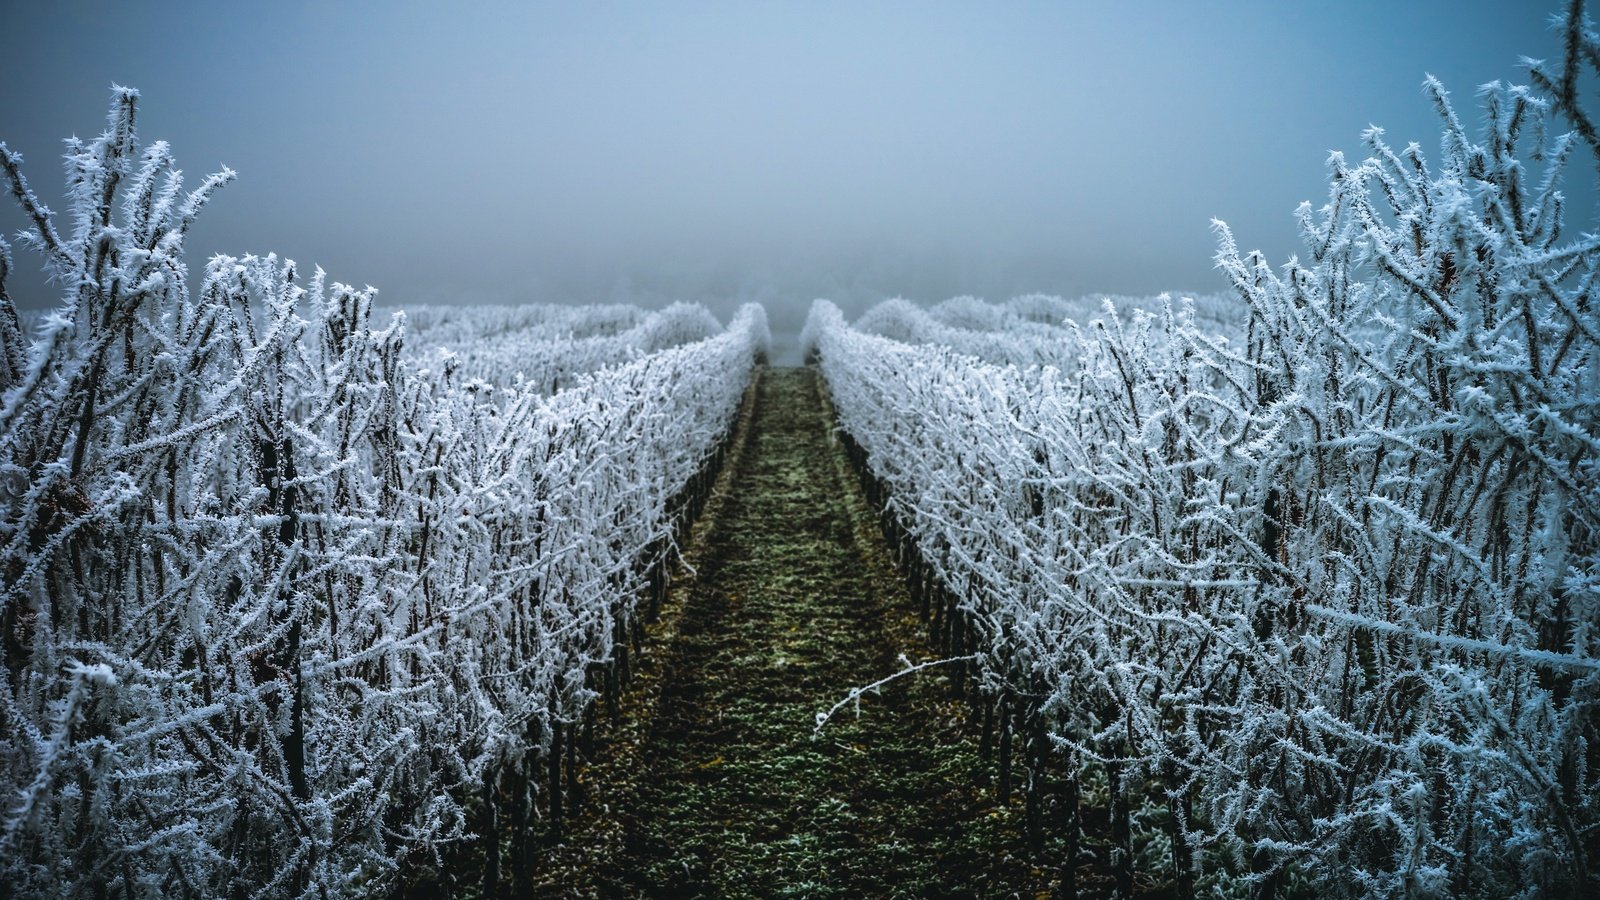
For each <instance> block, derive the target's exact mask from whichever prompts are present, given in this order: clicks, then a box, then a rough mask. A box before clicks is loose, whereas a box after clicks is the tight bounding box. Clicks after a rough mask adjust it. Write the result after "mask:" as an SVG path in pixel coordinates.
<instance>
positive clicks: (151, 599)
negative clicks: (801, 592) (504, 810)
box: [0, 89, 767, 896]
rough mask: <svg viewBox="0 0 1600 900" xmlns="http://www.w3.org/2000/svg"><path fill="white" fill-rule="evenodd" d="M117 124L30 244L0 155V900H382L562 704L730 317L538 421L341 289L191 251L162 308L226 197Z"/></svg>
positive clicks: (629, 609) (701, 403)
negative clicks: (29, 256) (426, 352)
mask: <svg viewBox="0 0 1600 900" xmlns="http://www.w3.org/2000/svg"><path fill="white" fill-rule="evenodd" d="M135 102H136V94H135V92H133V91H131V90H125V89H118V90H117V91H116V92H115V96H114V102H113V106H112V111H111V116H110V122H109V125H108V130H107V132H106V133H105V134H104V135H102V136H101V137H100V138H98V139H96V140H94V141H91V142H88V143H86V144H73V145H72V146H71V147H70V148H69V154H68V162H67V167H68V183H69V190H70V203H71V209H70V210H69V215H68V216H67V217H65V219H63V217H58V216H55V215H52V214H51V213H50V212H49V211H48V210H47V209H46V208H45V207H44V206H43V205H42V204H41V203H39V201H38V200H37V198H36V197H35V195H34V194H33V193H32V192H31V191H30V190H29V189H28V187H27V184H26V182H25V181H24V180H23V177H22V173H21V170H20V162H21V160H20V159H19V158H18V157H17V156H16V154H14V153H12V152H11V151H9V150H6V149H5V148H4V147H3V145H0V162H3V163H4V169H5V174H6V177H7V179H8V181H9V185H10V188H11V189H12V191H13V193H14V194H15V195H16V196H17V198H18V199H19V201H20V202H21V204H22V206H23V209H24V211H25V213H26V214H27V215H28V216H29V218H30V220H31V221H32V223H33V228H32V229H31V230H30V231H29V232H28V233H27V234H26V235H24V237H23V241H24V243H25V244H27V245H29V246H30V247H31V248H32V249H34V250H36V251H37V252H38V253H40V254H41V255H42V256H43V257H44V259H45V263H46V265H47V267H48V269H49V270H50V272H51V273H52V275H53V276H54V277H55V279H56V280H57V283H58V284H60V285H62V287H63V291H64V303H63V305H62V306H61V307H60V308H59V309H58V310H56V311H55V312H54V313H53V314H51V315H49V316H48V317H46V318H45V320H44V322H43V324H42V326H41V327H40V329H39V332H38V333H37V335H35V336H34V339H33V340H32V341H29V340H28V339H27V338H25V336H24V335H23V333H22V331H21V329H20V326H19V325H18V324H17V317H16V315H15V311H14V309H13V308H12V305H11V302H10V300H9V299H8V298H5V297H4V296H3V274H4V272H3V271H0V390H3V395H0V396H3V402H0V505H3V509H4V517H3V521H0V798H3V799H0V883H4V884H5V885H6V889H7V891H9V892H13V893H17V894H49V895H59V894H65V895H97V894H99V893H101V892H103V891H109V892H110V893H112V894H122V895H129V896H165V895H171V894H191V895H206V896H215V895H221V894H227V893H231V892H234V891H240V890H242V891H244V892H247V893H259V894H262V895H268V896H274V895H275V896H284V895H299V894H319V895H320V894H372V893H377V892H382V891H383V890H385V889H386V886H387V885H390V884H392V883H393V880H394V878H395V876H396V872H397V869H399V868H400V867H402V866H403V865H405V864H407V862H408V859H409V861H413V862H414V861H416V860H417V859H418V858H419V857H420V858H423V859H426V858H427V857H429V855H430V854H431V853H433V852H435V851H437V850H438V848H440V847H441V845H444V844H446V843H447V842H451V841H455V840H458V839H461V838H462V837H463V836H464V834H465V832H466V831H467V830H468V826H467V824H466V823H465V821H464V813H463V809H464V806H463V804H464V802H465V798H467V797H470V796H476V795H477V793H478V792H479V791H480V790H483V786H484V785H485V784H492V783H495V780H496V779H498V778H500V776H501V774H502V773H503V772H506V771H511V772H518V771H521V772H526V771H527V770H528V769H530V768H531V767H533V766H534V765H535V764H537V763H538V762H539V761H540V760H541V759H542V758H543V755H544V754H545V753H546V752H547V750H548V747H549V745H550V742H551V740H552V735H553V733H554V732H555V729H556V728H557V727H558V726H560V725H562V724H563V723H571V722H573V721H574V720H575V719H577V718H578V717H579V716H580V715H581V714H582V713H583V712H584V710H585V708H586V707H587V706H588V705H589V704H590V703H591V702H592V700H593V699H594V693H593V691H592V690H591V689H590V688H589V687H588V686H587V685H588V683H589V682H588V679H589V676H590V670H591V669H592V668H594V667H597V666H601V665H603V664H605V663H606V662H607V661H609V660H610V659H611V657H612V655H613V645H614V641H615V640H616V638H617V636H618V635H619V634H626V633H627V629H628V627H629V626H628V624H627V623H628V620H629V619H630V618H631V617H632V616H633V615H634V606H635V604H636V600H637V598H638V597H639V595H640V592H641V590H642V588H643V586H644V582H645V578H646V572H647V571H648V570H649V569H650V568H651V566H652V565H653V564H655V563H656V562H657V559H656V558H655V557H659V556H660V555H661V554H663V553H666V552H670V547H671V541H672V537H671V535H672V533H673V530H674V527H675V525H676V523H675V522H674V521H673V520H672V518H671V516H672V514H673V512H674V508H673V506H671V505H670V503H669V501H671V499H672V498H673V497H674V496H675V495H678V494H679V493H680V492H681V491H682V490H683V489H684V488H685V486H686V485H687V484H689V482H690V480H691V479H692V478H694V476H696V474H697V473H698V472H699V471H700V469H701V467H702V465H703V464H704V462H705V461H706V459H707V457H708V456H709V455H710V454H711V453H712V452H713V450H714V449H715V448H716V447H717V446H718V443H719V441H720V440H721V439H722V437H723V435H724V434H725V432H726V431H727V430H728V428H729V426H730V424H731V422H732V420H733V417H734V415H735V412H736V409H737V407H738V404H739V402H740V397H741V395H742V392H743V391H744V388H745V386H746V383H747V381H748V379H749V377H750V373H751V369H752V365H753V363H754V361H755V360H756V358H757V357H758V355H760V354H761V353H763V352H765V345H766V342H767V334H766V322H765V315H764V313H763V312H762V310H761V309H760V308H759V307H756V306H747V307H745V308H744V309H743V310H741V311H740V312H739V314H738V315H737V316H736V317H735V319H734V320H733V322H732V323H731V324H730V325H729V326H728V327H727V328H726V329H725V330H722V329H718V330H717V331H716V333H715V334H708V335H705V336H704V338H703V339H694V338H696V337H699V336H700V334H701V332H702V331H706V330H708V329H705V328H703V327H702V326H701V325H698V324H697V325H695V326H694V328H693V329H691V333H684V334H678V335H675V336H674V337H673V339H672V341H671V343H674V344H676V345H675V346H672V347H671V348H670V349H664V350H661V351H659V352H655V353H642V352H641V353H636V354H633V355H634V356H636V357H637V358H634V359H632V361H629V362H626V363H625V364H620V365H613V366H611V367H609V368H604V369H601V370H599V371H596V372H593V373H590V374H584V375H576V376H574V377H573V380H572V382H571V383H570V384H568V385H564V387H565V389H564V390H562V391H561V392H560V393H557V394H555V395H553V396H546V391H545V390H544V387H543V386H542V385H530V384H528V383H526V382H518V380H517V379H516V378H515V377H514V371H513V367H515V366H517V365H522V364H537V362H538V360H537V359H524V360H519V359H518V358H517V354H516V353H515V352H513V348H514V342H510V341H511V339H510V338H509V337H508V342H510V343H508V346H507V349H506V352H505V353H503V354H500V355H497V356H495V357H494V358H493V359H492V360H490V359H485V360H484V361H483V366H484V370H483V372H482V373H481V374H482V375H483V376H486V377H484V378H481V379H452V378H445V377H432V376H430V377H423V376H421V375H419V372H418V370H417V369H416V368H415V365H414V363H413V362H411V361H408V359H407V358H406V355H405V353H404V351H403V349H402V348H403V344H404V340H405V328H404V322H403V317H400V316H397V317H396V318H395V319H394V321H393V322H391V323H387V324H383V325H381V326H380V325H374V324H373V322H372V321H371V305H372V297H373V293H372V291H371V290H370V289H369V290H355V289H352V288H349V287H346V286H343V285H338V284H335V285H332V286H329V285H326V284H325V283H324V280H323V277H322V274H321V273H320V272H318V273H316V274H315V276H314V277H313V278H312V279H311V280H310V281H309V283H304V282H302V281H301V280H300V279H299V278H298V277H297V274H296V272H295V268H294V266H293V264H292V263H287V262H280V261H278V260H277V259H275V258H273V257H270V256H269V257H265V258H256V257H245V258H243V259H234V258H229V257H218V258H215V259H213V260H211V262H210V264H209V265H208V267H207V271H206V274H205V279H204V284H203V286H202V287H201V288H200V290H199V291H198V293H197V294H196V295H193V296H191V292H190V291H189V289H188V287H187V281H186V277H185V275H186V273H185V270H184V265H183V261H182V260H183V257H182V250H183V242H184V236H185V233H186V230H187V229H188V226H189V224H190V222H191V221H192V220H193V218H194V216H195V214H196V213H197V212H198V211H199V209H200V207H201V206H202V205H203V204H204V202H205V201H206V199H207V198H208V197H209V196H210V194H211V192H212V191H213V190H215V189H216V187H217V186H219V185H220V184H221V183H223V182H225V181H226V180H228V178H229V177H231V173H227V172H224V173H223V174H221V175H219V176H213V177H212V178H211V179H208V180H207V181H206V182H205V183H204V184H203V185H202V186H201V188H200V189H198V190H196V191H193V192H190V193H184V192H183V190H182V182H181V178H180V176H179V174H178V172H177V170H176V168H175V167H174V165H173V161H172V158H171V156H170V154H169V153H168V151H167V148H166V146H165V145H164V144H161V143H155V144H151V145H149V146H148V147H145V148H143V149H142V150H141V149H140V147H139V146H138V144H137V141H136V139H135V136H134V107H135ZM63 227H64V228H66V229H68V230H67V231H65V232H63V231H61V230H58V229H60V228H63ZM0 261H3V262H4V263H5V264H6V266H9V264H10V257H9V248H7V247H5V246H4V245H3V244H0ZM623 318H624V319H625V320H627V327H630V328H631V327H633V326H634V325H636V324H638V323H637V322H635V321H632V320H633V318H634V317H633V316H632V314H628V315H625V316H624V317H623ZM644 318H645V319H648V318H649V317H648V316H646V317H644ZM458 334H459V337H460V338H461V339H462V340H469V339H470V326H469V328H468V330H467V331H464V332H459V333H458ZM493 367H499V368H493ZM491 377H492V380H491ZM525 781H526V780H524V782H519V784H522V790H524V791H526V790H528V789H529V788H528V787H527V785H526V783H525ZM521 799H522V800H524V801H525V800H526V799H527V798H526V796H523V797H522V798H521Z"/></svg>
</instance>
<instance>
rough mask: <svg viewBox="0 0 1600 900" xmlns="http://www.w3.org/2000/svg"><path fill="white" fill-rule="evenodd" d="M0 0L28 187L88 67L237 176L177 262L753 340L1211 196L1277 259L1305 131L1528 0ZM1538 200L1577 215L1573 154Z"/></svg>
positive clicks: (1127, 245) (950, 285)
mask: <svg viewBox="0 0 1600 900" xmlns="http://www.w3.org/2000/svg"><path fill="white" fill-rule="evenodd" d="M3 2H4V11H3V20H4V27H0V84H3V85H4V88H0V140H4V141H6V142H7V143H8V144H10V145H11V146H12V147H13V148H15V149H19V150H21V151H23V152H24V153H25V154H26V156H27V158H28V166H27V169H28V171H29V173H30V176H31V178H32V180H33V182H34V184H35V186H36V187H37V188H38V189H40V190H41V192H43V193H45V194H46V195H47V196H48V197H51V198H59V196H60V175H59V166H58V165H57V156H58V154H59V143H58V141H59V139H60V138H62V137H65V136H66V135H68V134H72V133H76V134H79V135H91V134H94V133H96V132H98V131H99V129H100V127H101V123H102V121H103V115H104V109H105V103H106V98H107V89H108V87H109V85H110V84H111V83H113V82H117V83H121V84H127V85H132V86H134V87H137V88H139V89H140V90H141V91H142V92H143V103H142V107H141V120H140V133H141V135H142V136H143V137H145V138H146V139H152V138H165V139H167V140H169V141H170V142H171V143H172V145H173V147H174V150H175V151H176V153H177V156H178V160H179V162H180V164H182V165H183V166H184V167H185V169H186V171H187V172H189V173H190V175H191V177H198V176H199V175H200V174H203V173H204V172H210V171H213V170H215V169H216V168H217V167H218V166H219V165H221V164H224V163H225V164H227V165H229V166H231V167H232V168H234V169H236V170H238V172H239V175H240V179H239V181H238V182H237V183H235V184H234V185H232V186H230V187H228V188H227V189H226V190H224V191H223V192H222V193H221V194H220V195H219V196H218V197H217V199H216V200H215V201H214V203H213V205H212V207H211V208H210V209H209V210H208V212H207V214H206V215H205V217H204V218H203V219H202V220H201V222H200V224H199V225H198V226H197V229H196V233H195V235H194V238H193V240H192V242H191V252H192V255H193V256H194V261H195V262H198V261H199V260H201V259H203V258H204V257H205V256H208V255H210V254H211V253H214V252H230V253H244V252H257V253H264V252H267V251H276V252H278V253H280V254H282V255H287V256H290V257H293V258H295V259H297V260H298V261H299V262H300V263H301V264H302V265H303V266H309V265H311V264H320V265H322V266H323V267H324V268H326V269H327V270H328V272H329V274H330V276H331V277H333V278H336V279H339V280H343V281H350V282H355V283H370V284H373V285H377V286H378V287H380V288H381V289H382V296H383V298H384V299H386V300H388V301H392V302H424V301H445V302H463V301H473V300H480V301H497V302H525V301H550V302H561V301H572V302H593V301H604V300H614V299H615V300H634V301H640V302H645V303H651V304H654V303H658V302H664V301H665V300H668V299H680V298H681V299H690V300H696V299H698V300H707V301H710V302H711V303H712V305H713V308H714V309H716V310H717V311H718V312H723V313H725V312H726V311H727V310H730V309H732V308H733V306H734V304H736V303H737V302H738V301H739V300H742V299H747V298H748V299H760V300H764V301H766V302H767V303H768V305H769V308H771V309H773V310H774V313H775V319H776V320H777V324H778V325H779V327H784V326H785V325H786V323H787V321H788V320H789V319H791V318H796V319H797V318H798V316H800V315H803V312H804V309H805V308H806V306H808V305H809V302H810V300H811V299H812V298H813V297H816V296H829V297H832V298H834V299H836V300H839V301H841V302H842V303H843V304H844V305H845V307H846V309H847V311H849V310H851V309H852V308H859V307H860V306H861V305H863V304H865V303H866V302H869V301H871V300H873V299H876V298H878V297H881V296H890V295H895V294H904V295H906V296H910V297H912V298H914V299H919V300H924V301H931V300H938V299H942V298H944V297H947V296H952V295H956V294H963V293H973V294H979V295H984V296H988V297H990V298H991V299H1001V298H1003V297H1005V296H1009V295H1012V294H1016V293H1022V292H1029V291H1045V292H1050V293H1061V294H1068V295H1077V294H1083V293H1088V292H1096V291H1105V292H1114V293H1153V292H1156V291H1159V290H1164V289H1175V290H1186V291H1213V290H1219V289H1221V288H1222V282H1221V279H1220V278H1219V277H1218V276H1217V275H1216V274H1215V273H1214V272H1213V271H1212V269H1211V255H1212V252H1213V249H1214V248H1213V240H1212V236H1211V234H1210V232H1209V228H1208V223H1209V221H1210V219H1211V217H1212V216H1217V217H1220V218H1223V219H1226V220H1227V221H1228V222H1229V223H1230V224H1231V225H1232V226H1233V227H1234V229H1235V231H1236V233H1237V234H1238V237H1239V239H1240V242H1241V243H1242V244H1244V245H1246V246H1253V247H1260V248H1261V249H1263V250H1265V251H1267V252H1268V253H1269V254H1270V255H1271V256H1272V257H1273V258H1274V259H1281V258H1283V257H1286V256H1287V255H1288V254H1289V253H1291V252H1294V251H1295V250H1296V249H1297V240H1296V237H1295V235H1294V231H1293V218H1292V213H1293V210H1294V208H1295V206H1296V205H1297V204H1298V203H1299V202H1300V201H1301V200H1306V199H1309V200H1312V201H1313V202H1317V203H1320V202H1321V200H1322V199H1323V197H1324V196H1325V194H1326V187H1325V170H1324V162H1325V160H1326V158H1327V155H1328V151H1330V150H1333V149H1344V150H1346V151H1348V152H1349V153H1351V154H1352V155H1354V154H1358V153H1359V152H1360V147H1359V143H1358V137H1359V134H1360V132H1361V130H1362V129H1363V128H1364V127H1365V126H1366V125H1367V124H1368V123H1377V124H1381V125H1384V126H1385V127H1386V128H1387V129H1388V131H1389V134H1390V137H1391V138H1392V139H1393V140H1395V141H1396V142H1399V143H1401V144H1403V143H1405V142H1406V141H1408V140H1417V141H1418V142H1419V143H1421V144H1422V146H1423V147H1424V149H1425V150H1428V151H1435V150H1436V148H1437V145H1438V137H1437V134H1438V131H1437V128H1436V126H1435V123H1434V120H1433V114H1432V111H1431V109H1430V108H1429V105H1428V103H1427V101H1426V99H1425V98H1424V97H1423V95H1422V92H1421V89H1420V85H1421V82H1422V79H1423V77H1424V74H1425V73H1427V72H1432V73H1434V74H1435V75H1437V76H1439V77H1440V78H1441V79H1443V80H1444V81H1445V83H1446V85H1447V86H1449V87H1450V88H1451V89H1452V91H1453V93H1454V95H1455V97H1456V98H1457V100H1458V105H1459V106H1460V107H1462V112H1463V114H1464V115H1465V116H1466V117H1468V118H1469V119H1470V118H1473V117H1475V113H1476V110H1475V106H1474V103H1473V99H1472V98H1473V94H1474V90H1475V88H1476V87H1477V85H1479V84H1481V83H1483V82H1487V81H1490V80H1493V79H1497V78H1498V79H1513V80H1514V79H1517V78H1519V76H1520V69H1519V66H1518V58H1519V56H1521V55H1530V56H1543V55H1554V54H1555V47H1556V44H1555V37H1554V35H1553V34H1551V33H1550V32H1549V31H1548V30H1547V27H1546V21H1547V19H1548V16H1549V14H1550V13H1551V12H1554V11H1555V9H1556V8H1557V5H1558V4H1557V3H1554V2H1528V3H1516V2H1427V3H1409V4H1408V3H1393V2H1368V0H1351V2H1345V3H1341V4H1309V3H1306V4H1301V3H1286V2H1237V3H1233V2H1228V3H1220V2H1219V3H1205V2H1188V3H1182V2H1150V3H1118V2H1098V0H1096V2H1062V3H1019V4H1002V3H940V2H932V3H674V4H664V3H663V4H616V3H603V2H602V3H582V4H529V3H487V2H486V3H463V4H443V3H405V2H401V3H365V2H330V3H307V2H285V3H277V4H270V5H268V4H259V5H258V4H242V3H139V2H126V3H117V4H111V3H104V4H100V3H90V2H41V0H20V2H19V0H3ZM1569 193H1571V194H1574V195H1579V196H1580V199H1579V201H1578V203H1577V207H1578V208H1577V210H1576V211H1575V216H1577V217H1579V218H1581V219H1583V220H1584V221H1582V222H1579V223H1575V224H1579V225H1582V226H1583V227H1585V228H1588V227H1591V223H1590V222H1589V221H1588V220H1590V219H1592V217H1593V212H1592V210H1593V204H1592V199H1590V200H1585V199H1582V198H1583V197H1588V198H1592V196H1593V194H1594V184H1593V175H1592V174H1591V172H1590V171H1589V170H1588V169H1586V168H1584V167H1583V166H1581V165H1579V166H1576V167H1574V169H1573V175H1572V181H1571V182H1570V183H1569ZM58 205H59V201H58ZM22 224H23V223H22V220H21V217H20V215H18V214H17V213H16V210H15V209H14V208H9V207H8V208H5V209H3V210H0V227H3V228H5V230H6V231H8V232H10V231H14V230H16V229H17V228H20V227H21V226H22ZM18 263H19V268H20V269H28V270H33V269H36V268H37V266H36V264H35V261H32V260H29V259H26V258H22V259H19V260H18ZM12 292H13V294H14V295H16V296H18V298H19V299H20V300H21V301H22V302H23V303H25V304H30V305H39V304H42V303H45V302H47V301H49V299H50V295H49V293H48V289H47V288H46V287H45V286H44V285H43V284H42V283H41V282H40V281H39V280H38V279H37V278H34V277H32V276H31V274H29V275H22V276H19V277H18V279H17V280H16V282H15V283H14V284H13V286H12Z"/></svg>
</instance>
